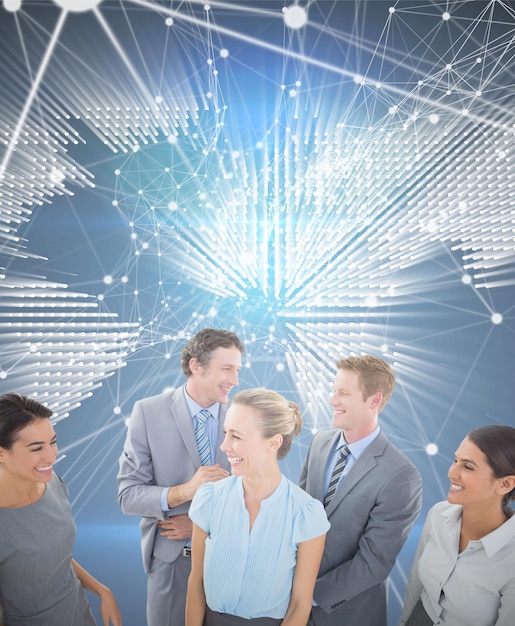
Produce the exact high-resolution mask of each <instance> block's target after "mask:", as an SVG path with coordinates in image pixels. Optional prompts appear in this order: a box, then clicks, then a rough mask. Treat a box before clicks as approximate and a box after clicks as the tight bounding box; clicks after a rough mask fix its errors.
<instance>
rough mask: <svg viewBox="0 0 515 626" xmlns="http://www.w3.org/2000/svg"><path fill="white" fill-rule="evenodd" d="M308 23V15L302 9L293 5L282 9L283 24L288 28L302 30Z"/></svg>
mask: <svg viewBox="0 0 515 626" xmlns="http://www.w3.org/2000/svg"><path fill="white" fill-rule="evenodd" d="M307 22H308V14H307V13H306V10H305V9H304V8H303V7H300V6H299V5H298V4H293V5H292V6H290V7H287V8H285V9H284V23H285V24H286V26H289V27H290V28H302V27H303V26H305V25H306V24H307Z"/></svg>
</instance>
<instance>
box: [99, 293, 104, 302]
mask: <svg viewBox="0 0 515 626" xmlns="http://www.w3.org/2000/svg"><path fill="white" fill-rule="evenodd" d="M98 299H99V300H100V302H103V301H104V295H103V294H99V296H98Z"/></svg>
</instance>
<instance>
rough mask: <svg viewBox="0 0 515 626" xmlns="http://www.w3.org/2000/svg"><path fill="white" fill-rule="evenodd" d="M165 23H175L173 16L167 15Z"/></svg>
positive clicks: (170, 24)
mask: <svg viewBox="0 0 515 626" xmlns="http://www.w3.org/2000/svg"><path fill="white" fill-rule="evenodd" d="M165 24H166V25H167V26H172V24H173V19H172V18H171V17H167V18H166V20H165Z"/></svg>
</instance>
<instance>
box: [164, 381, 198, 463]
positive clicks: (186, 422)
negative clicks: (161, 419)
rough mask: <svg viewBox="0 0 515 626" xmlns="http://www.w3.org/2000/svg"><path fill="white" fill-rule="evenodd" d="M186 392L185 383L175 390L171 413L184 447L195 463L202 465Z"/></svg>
mask: <svg viewBox="0 0 515 626" xmlns="http://www.w3.org/2000/svg"><path fill="white" fill-rule="evenodd" d="M184 393H185V391H184V385H182V387H179V389H177V390H176V391H175V393H174V394H173V396H172V402H171V404H170V413H171V415H172V419H173V420H174V422H175V424H176V426H177V431H178V433H179V436H180V437H181V439H182V441H183V443H184V447H185V448H186V450H187V451H188V454H189V455H190V457H191V459H192V461H193V462H194V463H195V465H198V466H200V456H199V453H198V447H197V441H196V440H195V433H194V432H193V422H192V420H191V416H190V410H189V408H188V404H187V402H186V398H185V397H184Z"/></svg>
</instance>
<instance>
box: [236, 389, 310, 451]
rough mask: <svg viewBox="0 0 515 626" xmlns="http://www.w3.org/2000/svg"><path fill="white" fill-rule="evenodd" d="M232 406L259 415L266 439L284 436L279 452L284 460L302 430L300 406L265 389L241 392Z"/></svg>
mask: <svg viewBox="0 0 515 626" xmlns="http://www.w3.org/2000/svg"><path fill="white" fill-rule="evenodd" d="M232 404H240V405H242V406H248V407H249V408H251V409H254V410H255V411H257V412H258V413H259V418H258V419H259V423H260V428H261V432H262V435H263V437H264V438H265V439H270V438H272V437H273V436H274V435H282V437H283V443H282V445H281V447H280V448H279V450H277V458H278V459H284V457H285V456H286V455H287V454H288V452H289V451H290V448H291V442H292V440H293V437H295V436H296V435H298V434H299V433H300V431H301V430H302V415H301V413H300V409H299V406H298V405H297V404H296V403H295V402H292V401H290V400H287V399H286V398H285V397H284V396H281V394H280V393H277V392H276V391H272V390H271V389H265V388H263V387H257V388H254V389H245V390H244V391H239V392H238V393H237V394H236V395H235V396H234V397H233V399H232Z"/></svg>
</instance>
